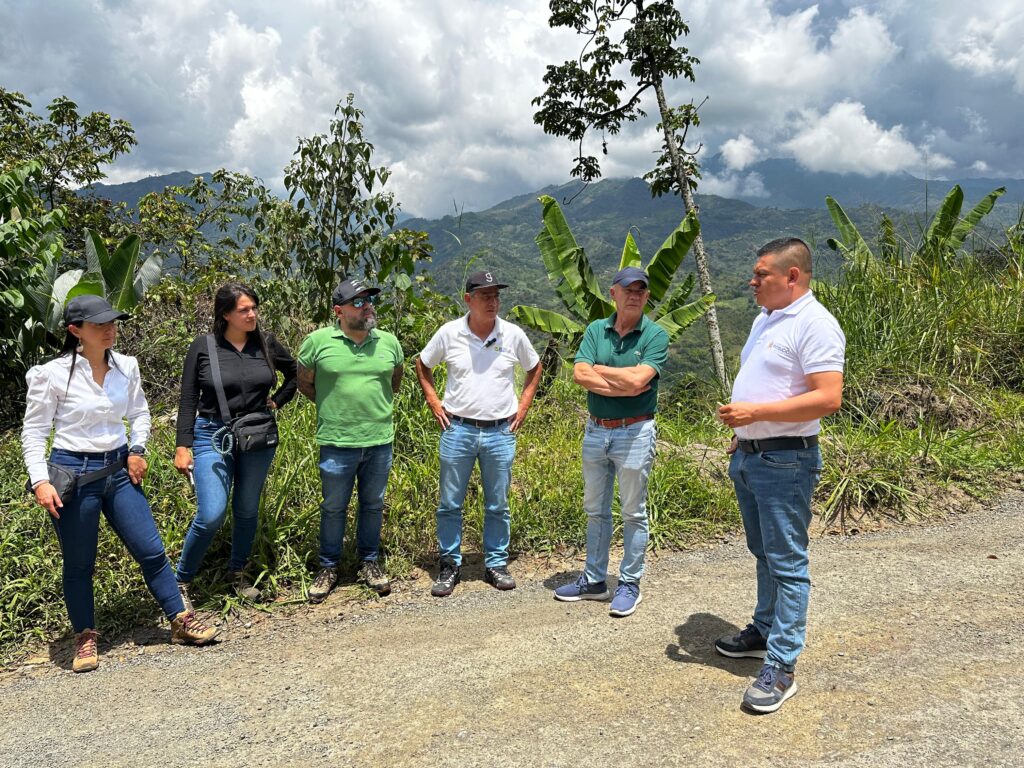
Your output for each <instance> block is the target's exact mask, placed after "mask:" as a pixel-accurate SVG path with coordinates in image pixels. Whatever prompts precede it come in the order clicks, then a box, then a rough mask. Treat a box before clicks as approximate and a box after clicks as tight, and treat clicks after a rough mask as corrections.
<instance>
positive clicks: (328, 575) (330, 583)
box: [309, 568, 338, 603]
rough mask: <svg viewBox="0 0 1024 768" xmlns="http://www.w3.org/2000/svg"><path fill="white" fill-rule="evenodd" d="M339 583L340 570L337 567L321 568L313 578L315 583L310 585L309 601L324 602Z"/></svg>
mask: <svg viewBox="0 0 1024 768" xmlns="http://www.w3.org/2000/svg"><path fill="white" fill-rule="evenodd" d="M337 583H338V571H337V569H336V568H321V569H320V570H319V571H318V572H317V574H316V576H315V577H314V578H313V583H312V584H310V585H309V602H311V603H321V602H323V601H324V599H325V598H326V597H327V596H328V595H329V594H331V590H332V589H334V585H335V584H337Z"/></svg>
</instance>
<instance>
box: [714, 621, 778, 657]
mask: <svg viewBox="0 0 1024 768" xmlns="http://www.w3.org/2000/svg"><path fill="white" fill-rule="evenodd" d="M715 650H716V651H718V652H719V653H720V654H722V655H723V656H728V657H729V658H731V659H763V658H764V657H765V655H766V654H767V653H768V640H767V638H765V637H763V636H762V635H761V633H760V632H758V631H757V627H755V626H754V625H753V624H747V626H746V629H744V630H743V631H742V632H740V633H739V634H738V635H732V636H731V637H723V638H720V639H718V640H716V641H715Z"/></svg>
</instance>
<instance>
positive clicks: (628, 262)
mask: <svg viewBox="0 0 1024 768" xmlns="http://www.w3.org/2000/svg"><path fill="white" fill-rule="evenodd" d="M639 266H640V249H639V248H637V247H636V240H634V239H633V233H632V232H627V233H626V244H625V245H623V246H622V258H621V259H619V269H625V268H626V267H639Z"/></svg>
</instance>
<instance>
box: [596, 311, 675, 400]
mask: <svg viewBox="0 0 1024 768" xmlns="http://www.w3.org/2000/svg"><path fill="white" fill-rule="evenodd" d="M666 360H668V333H666V332H665V329H664V328H662V327H661V326H660V325H658V324H657V323H655V322H653V321H651V320H650V319H649V318H648V317H647V315H644V316H643V317H642V318H641V319H640V325H638V326H637V327H636V328H634V329H633V330H632V331H630V332H629V333H627V334H626V335H625V336H619V334H618V332H617V331H616V330H615V314H612V316H611V317H608V318H605V319H604V320H595V321H594V322H592V323H591V324H590V325H588V326H587V330H586V331H584V332H583V342H582V343H581V344H580V348H579V351H578V352H577V353H576V362H577V363H590V364H591V365H607V366H609V367H612V368H631V367H633V366H636V365H649V366H651V368H653V369H654V370H655V371H657V372H658V373H657V375H656V376H655V377H654V378H653V379H651V388H650V389H649V390H647V391H646V392H644V393H643V394H640V395H634V396H633V397H606V396H605V395H596V394H594V393H593V392H587V409H588V410H589V411H590V415H591V416H595V417H597V418H599V419H624V418H626V417H628V416H643V415H645V414H648V413H654V412H655V411H657V410H658V381H659V380H660V378H661V369H662V367H663V366H664V365H665V361H666Z"/></svg>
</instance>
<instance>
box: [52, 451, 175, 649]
mask: <svg viewBox="0 0 1024 768" xmlns="http://www.w3.org/2000/svg"><path fill="white" fill-rule="evenodd" d="M127 453H128V446H124V447H122V448H120V449H118V450H115V451H109V452H107V453H80V452H78V451H65V450H62V449H60V448H55V449H54V450H53V452H52V453H51V454H50V461H51V462H53V463H54V464H59V465H61V466H62V467H67V468H68V469H70V470H72V471H74V472H75V474H77V475H81V474H84V473H86V472H94V471H96V470H97V469H102V468H103V467H105V466H107V465H108V464H111V463H112V462H114V461H116V460H119V459H123V458H124V457H125V455H126V454H127ZM62 501H63V502H64V507H63V508H62V509H59V510H58V511H59V512H60V519H58V520H54V519H53V518H52V517H51V518H50V520H51V521H52V522H53V527H54V529H56V531H57V540H58V541H59V542H60V548H61V551H62V552H63V553H64V565H63V579H64V602H65V604H66V605H67V607H68V616H69V617H70V618H71V626H72V627H74V629H75V632H81V631H82V630H84V629H95V628H96V614H95V609H94V606H93V591H92V575H93V572H94V571H95V570H96V545H97V540H98V537H99V529H100V512H101V511H102V512H103V515H104V516H105V517H106V518H107V522H108V523H109V524H110V527H111V528H113V529H114V533H116V534H117V537H118V538H119V539H121V541H123V542H124V545H125V546H126V547H127V548H128V552H130V553H131V556H132V557H133V558H135V562H137V563H138V564H139V565H140V566H141V567H142V576H143V578H144V579H145V580H146V586H147V587H149V591H150V592H151V593H152V594H153V597H155V598H156V601H157V602H158V603H160V607H161V608H162V609H163V611H164V613H165V614H166V615H167V618H169V619H173V618H174V617H175V616H177V615H178V614H179V613H181V612H182V611H183V610H185V606H184V605H183V604H182V602H181V596H180V595H179V594H178V587H177V585H176V584H175V582H174V572H173V571H172V570H171V564H170V562H169V561H168V560H167V554H166V553H165V552H164V543H163V541H161V539H160V533H159V532H158V531H157V529H156V523H155V522H153V513H152V512H151V511H150V509H149V502H147V501H146V497H145V495H143V493H142V489H140V488H139V486H137V485H133V484H132V481H131V480H129V479H128V472H127V471H126V470H124V469H122V470H120V471H119V472H115V473H114V474H113V475H109V476H108V477H104V478H101V479H99V480H94V481H93V482H91V483H88V484H86V485H83V486H81V487H80V488H78V489H77V490H76V491H75V495H74V496H73V497H72V498H70V499H62Z"/></svg>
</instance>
